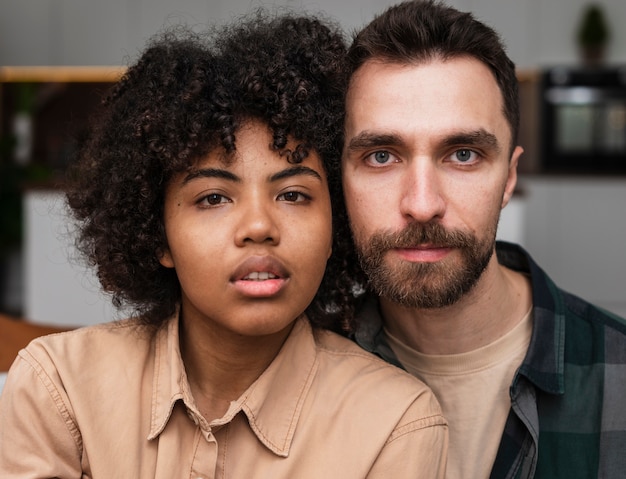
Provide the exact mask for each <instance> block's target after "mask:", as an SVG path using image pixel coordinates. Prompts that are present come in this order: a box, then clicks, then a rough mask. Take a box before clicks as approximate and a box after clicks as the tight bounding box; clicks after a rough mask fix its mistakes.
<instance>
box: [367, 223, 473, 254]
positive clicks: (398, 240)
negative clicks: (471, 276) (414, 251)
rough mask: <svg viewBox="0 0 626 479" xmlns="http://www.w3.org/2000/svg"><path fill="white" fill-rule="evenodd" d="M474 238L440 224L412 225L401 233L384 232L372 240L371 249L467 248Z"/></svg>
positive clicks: (374, 236)
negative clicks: (427, 246)
mask: <svg viewBox="0 0 626 479" xmlns="http://www.w3.org/2000/svg"><path fill="white" fill-rule="evenodd" d="M473 244H474V242H473V236H472V235H471V234H469V233H465V232H463V231H459V230H452V231H449V230H447V229H446V228H444V227H443V226H442V225H440V224H439V223H432V222H431V223H416V222H413V223H410V224H408V225H407V226H406V227H405V228H404V229H402V230H401V231H396V232H391V231H382V232H378V233H376V234H374V235H373V236H372V237H371V239H370V247H373V248H375V249H376V250H378V251H386V250H389V249H394V248H415V247H418V246H421V245H429V246H435V247H441V248H467V247H470V246H472V245H473Z"/></svg>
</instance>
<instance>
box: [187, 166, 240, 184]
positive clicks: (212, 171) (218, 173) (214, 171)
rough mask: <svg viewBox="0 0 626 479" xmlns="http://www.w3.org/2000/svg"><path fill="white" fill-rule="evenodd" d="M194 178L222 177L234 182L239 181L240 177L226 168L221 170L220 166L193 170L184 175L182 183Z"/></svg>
mask: <svg viewBox="0 0 626 479" xmlns="http://www.w3.org/2000/svg"><path fill="white" fill-rule="evenodd" d="M196 178H222V179H224V180H230V181H233V182H235V183H241V178H239V177H238V176H237V175H235V174H233V173H231V172H230V171H228V170H222V169H220V168H201V169H199V170H194V171H192V172H191V173H189V174H188V175H187V176H185V179H184V180H183V184H186V183H189V182H190V181H191V180H195V179H196Z"/></svg>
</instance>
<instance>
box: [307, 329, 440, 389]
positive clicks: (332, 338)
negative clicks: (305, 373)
mask: <svg viewBox="0 0 626 479" xmlns="http://www.w3.org/2000/svg"><path fill="white" fill-rule="evenodd" d="M315 339H316V345H317V350H318V357H319V359H320V363H322V364H323V363H324V362H325V361H327V362H328V365H327V366H328V367H329V368H331V369H334V370H344V372H345V375H346V377H347V378H351V379H352V380H353V381H355V382H364V383H370V382H371V383H372V384H374V383H375V384H378V385H380V386H382V387H387V388H389V390H390V391H398V393H399V394H407V393H408V394H409V395H411V394H415V395H420V394H424V393H430V389H429V388H428V386H426V385H425V384H424V383H423V382H422V381H421V380H420V379H418V378H416V377H414V376H412V375H410V374H409V373H407V372H406V371H405V370H403V369H400V368H398V367H396V366H394V365H392V364H389V363H387V362H386V361H384V360H383V359H381V358H380V357H378V356H376V355H374V354H372V353H370V352H368V351H366V350H364V349H363V348H361V347H360V346H359V345H358V344H356V343H355V342H354V341H351V340H350V339H348V338H346V337H344V336H340V335H339V334H336V333H333V332H330V331H316V332H315Z"/></svg>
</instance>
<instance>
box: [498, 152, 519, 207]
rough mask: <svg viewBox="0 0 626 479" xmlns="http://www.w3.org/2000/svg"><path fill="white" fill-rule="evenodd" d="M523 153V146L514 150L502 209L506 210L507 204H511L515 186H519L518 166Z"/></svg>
mask: <svg viewBox="0 0 626 479" xmlns="http://www.w3.org/2000/svg"><path fill="white" fill-rule="evenodd" d="M522 153H524V149H523V148H522V147H521V146H516V147H515V150H513V154H512V155H511V160H510V161H509V171H508V176H507V179H506V185H505V187H504V195H503V196H502V205H501V206H500V208H504V207H505V206H506V205H507V204H509V201H510V200H511V197H512V196H513V192H514V191H515V186H516V185H517V164H518V162H519V159H520V156H522Z"/></svg>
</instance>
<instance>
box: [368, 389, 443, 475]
mask: <svg viewBox="0 0 626 479" xmlns="http://www.w3.org/2000/svg"><path fill="white" fill-rule="evenodd" d="M425 396H426V397H425ZM429 396H430V397H429ZM424 401H433V402H435V399H434V396H432V395H431V394H429V395H422V396H421V397H420V398H418V399H417V400H416V402H414V403H413V404H412V406H411V407H410V408H409V409H408V410H407V411H406V413H405V414H404V416H403V418H402V419H401V420H400V422H399V423H398V425H397V426H396V428H395V429H394V431H393V433H392V434H391V436H390V437H389V439H388V440H387V442H386V444H385V447H384V448H383V450H382V451H381V453H380V455H379V456H378V458H377V459H376V462H375V463H374V465H373V466H372V468H371V470H370V472H369V474H368V475H367V479H383V478H386V479H388V478H390V477H393V478H394V479H403V478H407V479H408V478H411V479H418V478H425V479H426V478H427V479H443V478H444V476H445V472H446V461H447V457H448V425H447V422H446V420H445V419H444V418H443V416H442V415H441V414H440V413H437V414H433V415H431V416H426V417H425V416H424V415H423V413H424ZM431 410H432V409H431Z"/></svg>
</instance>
